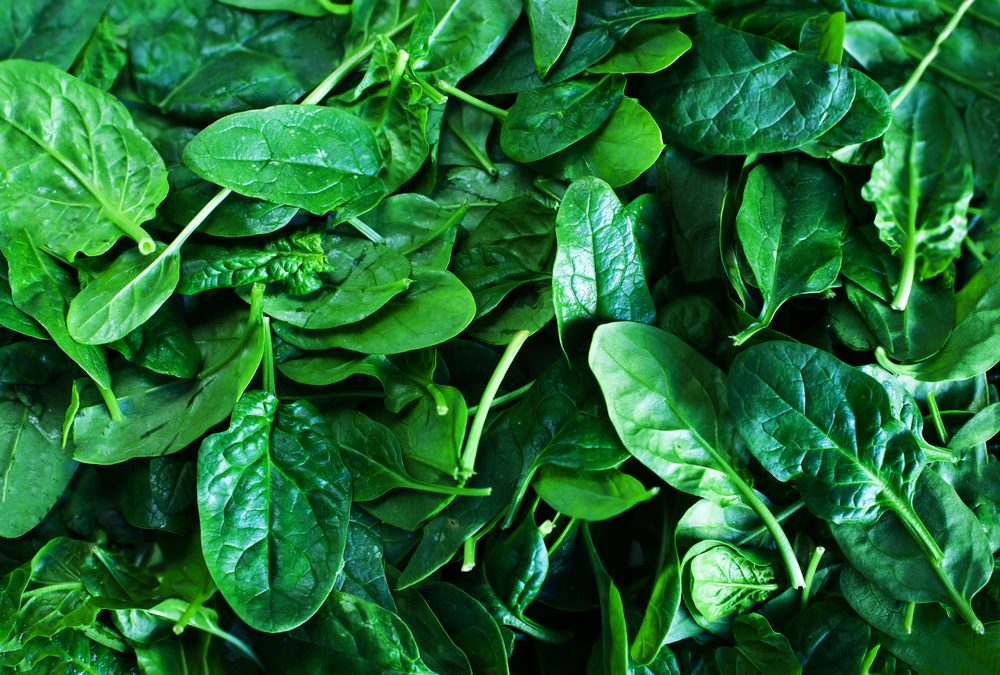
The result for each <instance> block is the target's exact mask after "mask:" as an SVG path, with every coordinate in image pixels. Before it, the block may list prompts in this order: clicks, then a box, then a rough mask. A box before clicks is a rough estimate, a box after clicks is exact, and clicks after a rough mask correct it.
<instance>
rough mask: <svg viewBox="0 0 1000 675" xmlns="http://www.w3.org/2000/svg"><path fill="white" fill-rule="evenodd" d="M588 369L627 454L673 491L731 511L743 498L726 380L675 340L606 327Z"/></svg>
mask: <svg viewBox="0 0 1000 675" xmlns="http://www.w3.org/2000/svg"><path fill="white" fill-rule="evenodd" d="M590 368H591V370H592V371H593V372H594V375H595V376H596V377H597V381H598V383H599V384H600V385H601V391H603V392H604V399H605V401H606V402H607V404H608V415H609V416H610V417H611V422H612V423H613V424H614V426H615V429H616V430H617V432H618V435H619V436H620V437H621V439H622V442H623V443H624V444H625V447H626V448H628V451H629V452H630V453H632V455H633V456H634V457H636V459H638V460H639V461H640V462H642V463H643V464H645V465H646V466H647V467H649V468H650V469H651V470H653V471H654V472H655V473H656V474H657V475H658V476H660V478H662V479H663V480H664V481H666V483H667V484H668V485H670V486H671V487H673V488H675V489H678V490H681V491H682V492H687V493H688V494H693V495H697V496H700V497H705V498H707V499H712V500H714V501H716V502H719V503H723V504H724V503H728V502H732V501H733V500H735V499H737V498H739V497H740V496H741V495H743V494H744V492H745V490H746V481H747V480H748V474H747V469H746V466H745V459H744V456H743V455H742V449H741V448H740V446H739V445H738V444H737V439H736V431H735V429H734V428H733V425H732V421H731V420H730V418H729V415H728V404H727V403H726V395H725V386H726V385H725V377H724V375H723V373H722V371H720V370H719V369H718V368H717V367H716V366H715V365H714V364H712V363H710V362H709V361H707V360H706V359H705V358H704V357H702V356H701V355H699V354H698V353H696V352H695V351H694V350H692V349H691V348H690V347H689V346H687V345H686V344H685V343H684V342H682V341H681V340H680V339H678V338H676V337H674V336H673V335H670V334H669V333H665V332H663V331H661V330H659V329H657V328H653V327H652V326H643V325H641V324H636V323H625V322H622V323H610V324H605V325H603V326H600V327H599V328H598V329H597V331H596V332H595V333H594V340H593V342H592V344H591V348H590Z"/></svg>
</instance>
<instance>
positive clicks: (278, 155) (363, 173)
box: [184, 105, 385, 219]
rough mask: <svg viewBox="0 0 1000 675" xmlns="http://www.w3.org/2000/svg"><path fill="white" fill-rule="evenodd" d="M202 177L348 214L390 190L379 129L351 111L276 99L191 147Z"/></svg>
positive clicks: (219, 125)
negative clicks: (280, 102)
mask: <svg viewBox="0 0 1000 675" xmlns="http://www.w3.org/2000/svg"><path fill="white" fill-rule="evenodd" d="M184 163H185V164H187V165H188V166H189V167H190V168H191V170H192V171H194V172H195V173H197V174H198V175H199V176H201V177H202V178H204V179H206V180H209V181H212V182H213V183H217V184H219V185H222V186H223V187H227V188H229V189H231V190H233V191H234V192H238V193H239V194H242V195H246V196H248V197H258V198H260V199H266V200H268V201H272V202H275V203H277V204H286V205H290V206H298V207H301V208H304V209H306V210H308V211H310V212H312V213H315V214H317V215H322V214H324V213H327V212H328V211H332V210H336V211H337V213H338V215H339V216H340V217H341V218H344V219H346V218H348V217H350V216H353V215H357V214H360V213H364V212H365V211H367V210H368V209H370V208H372V207H373V206H375V204H377V203H378V202H379V201H380V200H381V199H382V197H384V196H385V187H384V185H383V183H382V179H381V178H379V172H380V171H381V170H382V166H383V164H382V153H381V150H379V147H378V143H377V141H376V139H375V135H374V134H373V133H372V132H371V130H370V129H369V128H368V126H367V125H365V124H364V123H363V122H362V121H361V120H360V119H358V118H357V117H355V116H354V115H352V114H351V113H348V112H344V111H343V110H338V109H337V108H326V107H323V106H303V105H299V106H288V105H285V106H274V107H271V108H267V109H265V110H254V111H249V112H245V113H237V114H235V115H230V116H228V117H224V118H222V119H221V120H219V121H218V122H215V123H214V124H211V125H209V127H208V128H206V129H205V130H204V131H202V132H201V133H200V134H198V135H197V136H195V137H194V138H193V139H191V142H190V143H188V144H187V146H185V148H184Z"/></svg>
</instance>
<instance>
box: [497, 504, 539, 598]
mask: <svg viewBox="0 0 1000 675" xmlns="http://www.w3.org/2000/svg"><path fill="white" fill-rule="evenodd" d="M483 564H484V565H485V571H486V578H487V580H488V581H489V583H490V586H491V587H492V588H493V591H494V592H495V593H496V594H497V597H499V598H500V600H501V601H502V602H503V604H504V605H506V606H507V607H509V608H510V609H511V611H513V612H514V613H515V614H517V615H523V614H524V611H525V610H526V609H527V608H528V605H530V604H531V603H532V601H533V600H534V599H535V598H536V597H538V593H539V592H540V591H541V590H542V584H544V583H545V579H546V577H547V576H548V574H549V552H548V550H547V549H546V548H545V539H544V538H543V537H542V533H541V532H540V531H539V530H538V526H537V525H536V524H535V516H534V514H533V513H530V512H529V513H528V514H527V515H526V516H525V518H524V520H522V521H521V524H520V525H518V526H517V527H516V528H514V529H513V530H510V531H508V532H507V536H506V537H504V539H503V541H501V542H500V543H499V544H497V545H496V546H495V547H493V549H492V550H491V551H490V552H489V554H488V555H487V556H486V560H485V561H484V563H483Z"/></svg>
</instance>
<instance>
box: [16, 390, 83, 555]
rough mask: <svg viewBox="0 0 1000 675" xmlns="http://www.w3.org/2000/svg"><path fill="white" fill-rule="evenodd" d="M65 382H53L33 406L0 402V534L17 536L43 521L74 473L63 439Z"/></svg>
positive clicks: (70, 454)
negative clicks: (0, 441) (0, 446)
mask: <svg viewBox="0 0 1000 675" xmlns="http://www.w3.org/2000/svg"><path fill="white" fill-rule="evenodd" d="M66 394H68V386H60V385H54V386H52V387H50V388H49V389H48V390H46V391H45V395H43V396H42V397H41V400H40V401H38V402H36V403H35V404H34V405H31V406H29V405H27V404H25V403H23V402H21V401H18V400H13V401H2V402H0V437H2V438H4V439H6V440H5V442H4V444H3V446H2V449H0V537H20V536H21V535H23V534H25V533H26V532H28V531H29V530H30V529H31V528H33V527H35V526H36V525H38V523H40V522H42V519H43V518H44V517H45V516H46V514H48V512H49V509H51V508H52V507H53V506H54V505H55V503H56V500H58V499H59V497H60V495H62V493H63V490H65V489H66V486H67V485H68V484H69V481H70V479H71V478H72V477H73V474H74V473H75V472H76V462H74V461H73V450H72V448H65V447H64V446H63V442H62V424H63V414H64V412H65V400H64V399H65V397H66Z"/></svg>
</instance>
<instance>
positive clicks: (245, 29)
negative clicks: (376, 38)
mask: <svg viewBox="0 0 1000 675" xmlns="http://www.w3.org/2000/svg"><path fill="white" fill-rule="evenodd" d="M132 7H133V9H132V11H131V12H130V16H129V24H130V25H131V31H130V34H129V61H130V66H131V68H130V71H131V73H132V75H133V78H134V80H135V86H136V90H137V92H138V93H139V96H140V97H141V98H142V100H144V101H147V102H148V103H150V104H152V105H153V106H155V107H157V108H158V109H160V110H161V111H163V112H164V113H167V114H169V115H172V116H177V117H180V118H181V119H184V120H191V121H195V122H205V121H211V120H214V119H216V118H218V117H221V116H222V115H228V114H231V113H235V112H241V111H244V110H251V109H255V108H263V107H265V106H269V105H275V104H279V103H290V102H292V101H294V100H295V99H297V98H299V97H300V96H302V94H304V93H305V92H306V91H307V90H308V89H309V88H311V87H313V86H314V85H316V84H318V83H319V81H320V80H322V79H323V76H324V74H325V73H327V72H329V70H330V64H333V63H337V62H338V61H339V60H340V58H341V57H342V56H343V46H342V43H341V41H340V39H339V38H340V36H341V35H343V33H344V30H345V28H346V21H345V20H344V18H343V17H340V16H333V15H331V16H329V17H328V18H325V19H322V20H315V19H311V18H307V17H300V16H295V15H291V14H286V13H270V12H249V11H243V10H240V9H236V8H235V7H227V6H226V5H224V4H222V3H219V2H215V1H214V0H182V2H181V3H179V4H178V3H174V2H171V3H164V2H161V1H160V0H134V2H133V4H132ZM164 36H169V37H170V39H169V45H170V48H169V49H164V47H163V45H164Z"/></svg>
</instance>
